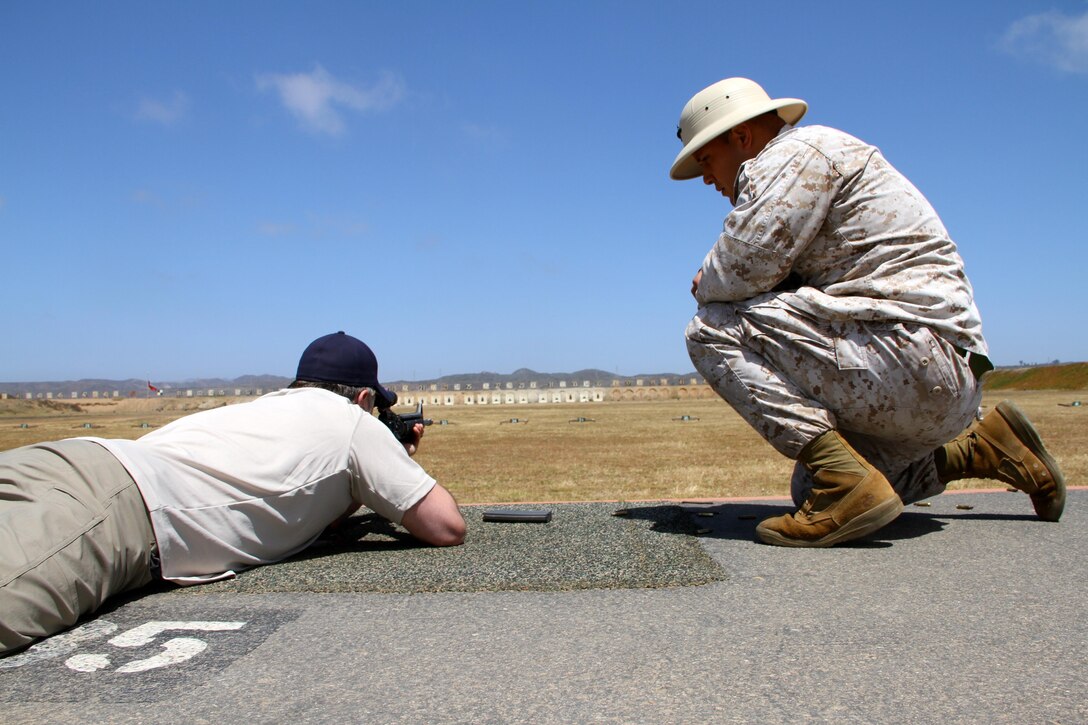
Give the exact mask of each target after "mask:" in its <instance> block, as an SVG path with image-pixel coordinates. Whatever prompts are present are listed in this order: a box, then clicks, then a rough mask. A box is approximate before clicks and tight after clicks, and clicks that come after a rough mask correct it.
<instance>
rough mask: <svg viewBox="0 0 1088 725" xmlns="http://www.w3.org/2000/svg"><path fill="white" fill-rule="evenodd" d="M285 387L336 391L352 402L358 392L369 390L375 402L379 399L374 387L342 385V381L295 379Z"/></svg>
mask: <svg viewBox="0 0 1088 725" xmlns="http://www.w3.org/2000/svg"><path fill="white" fill-rule="evenodd" d="M287 387H288V388H319V389H321V390H328V391H329V392H330V393H336V394H337V395H340V396H343V397H345V398H347V399H348V400H350V401H351V402H353V403H354V402H355V401H356V399H358V397H359V393H361V392H363V391H364V390H369V391H370V396H371V398H372V399H373V400H374V401H375V402H377V401H378V400H379V398H378V391H377V390H375V389H374V388H368V387H366V386H358V387H357V386H354V385H344V384H343V383H323V382H319V381H316V380H295V381H293V382H292V383H291V384H290V385H288V386H287Z"/></svg>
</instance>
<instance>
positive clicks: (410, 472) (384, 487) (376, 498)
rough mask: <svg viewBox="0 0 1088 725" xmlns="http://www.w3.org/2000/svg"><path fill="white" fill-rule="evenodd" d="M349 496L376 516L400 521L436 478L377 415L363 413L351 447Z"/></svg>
mask: <svg viewBox="0 0 1088 725" xmlns="http://www.w3.org/2000/svg"><path fill="white" fill-rule="evenodd" d="M350 455H351V459H352V460H351V462H350V464H351V468H352V473H353V480H352V482H351V497H352V499H353V500H354V501H355V502H356V503H361V504H363V505H364V506H366V507H367V508H368V509H370V510H371V511H374V512H375V513H377V514H378V515H379V516H382V517H383V518H386V519H389V520H390V521H392V522H393V523H397V524H399V523H400V520H401V518H402V517H403V516H404V513H405V512H406V511H407V510H408V509H410V508H412V506H415V505H416V503H418V502H419V501H420V499H422V498H423V497H424V496H426V495H427V494H428V493H429V492H430V490H431V489H432V488H433V487H434V485H435V480H434V479H433V478H431V476H430V475H429V474H428V473H427V472H426V471H424V470H423V468H422V467H421V466H420V465H419V464H418V463H416V462H415V461H414V460H412V458H411V457H410V456H409V455H408V453H407V452H406V451H405V450H404V446H403V445H401V444H400V442H398V441H397V439H396V438H394V437H393V434H392V433H391V432H389V430H388V429H387V428H386V427H385V426H384V425H382V424H381V423H379V422H378V420H377V419H376V418H374V417H373V416H369V415H364V416H363V417H362V418H361V419H360V420H359V424H358V426H357V427H356V429H355V434H354V436H353V440H352V446H351V453H350Z"/></svg>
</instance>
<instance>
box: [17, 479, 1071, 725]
mask: <svg viewBox="0 0 1088 725" xmlns="http://www.w3.org/2000/svg"><path fill="white" fill-rule="evenodd" d="M930 504H931V505H930V506H929V507H917V506H908V507H907V509H906V511H905V512H904V514H903V515H902V516H901V517H900V518H899V519H898V520H896V521H895V522H894V523H893V524H891V525H890V526H888V527H887V528H885V529H884V530H882V531H881V532H878V533H877V534H875V535H874V536H873V537H871V538H870V539H868V540H865V541H862V542H858V543H855V544H853V545H847V546H843V547H838V548H834V549H827V550H802V549H781V548H775V547H770V546H764V545H761V544H758V543H756V542H754V540H753V532H754V528H755V525H756V523H757V522H758V521H759V520H760V519H762V518H764V517H765V516H768V515H773V514H776V513H780V512H782V511H784V510H785V509H786V508H787V506H788V504H787V502H786V501H785V500H781V501H747V502H744V501H735V502H724V503H713V504H686V505H682V506H681V507H682V508H683V509H689V510H690V512H689V514H688V522H689V524H688V525H686V526H665V527H661V526H658V527H657V528H656V529H652V535H653V536H657V537H659V538H658V539H657V540H658V541H660V542H662V543H661V546H665V547H669V546H672V544H667V543H665V541H666V538H668V537H678V540H679V541H681V543H682V544H683V545H684V546H687V545H689V544H691V542H692V541H695V542H697V543H698V549H699V550H700V552H704V553H705V555H706V556H707V557H708V559H709V560H710V561H711V562H712V564H713V565H714V566H716V567H718V568H719V574H718V575H716V576H712V577H709V580H711V581H710V583H707V584H701V585H678V586H661V584H662V582H651V583H650V584H649V586H647V583H646V582H645V581H642V580H639V579H638V578H637V577H633V578H632V579H631V580H630V581H631V582H634V583H633V584H629V585H628V584H624V583H623V581H618V582H611V583H604V584H595V585H594V586H607V587H611V588H582V589H572V590H561V591H556V590H548V589H547V587H542V586H538V587H536V588H531V589H530V590H528V591H509V590H507V591H501V590H500V591H441V592H432V593H427V592H417V593H374V592H369V591H348V592H314V591H296V590H294V589H291V590H289V591H284V590H281V591H275V590H274V589H275V587H266V588H263V589H261V588H257V589H252V590H250V591H248V592H247V591H243V590H237V591H229V590H223V589H219V590H214V589H208V588H204V591H202V592H198V591H197V590H187V591H184V592H176V591H169V590H162V591H158V592H154V593H148V594H143V595H141V596H138V597H135V598H133V599H131V600H130V601H127V602H123V603H120V605H119V606H117V607H116V608H114V609H112V610H109V611H106V612H103V613H101V614H100V615H99V616H98V617H97V618H95V619H94V620H91V621H90V622H89V623H87V624H86V625H84V626H83V627H82V628H80V629H77V630H73V632H72V633H69V634H67V635H60V636H58V637H54V638H52V639H51V640H48V644H49V646H48V647H47V646H45V645H44V644H43V645H39V646H38V647H36V648H34V649H31V650H28V651H27V652H26V653H24V654H23V655H19V656H17V657H19V658H20V659H15V658H7V659H4V660H0V703H2V704H0V713H3V714H2V716H0V720H2V721H3V722H4V723H8V724H14V723H24V722H25V723H60V722H105V723H125V722H157V723H194V722H197V723H198V722H243V721H244V722H260V723H264V722H268V723H272V722H277V723H278V722H291V723H294V724H301V723H325V722H378V723H481V722H482V723H507V722H546V723H552V722H554V723H583V722H604V723H687V722H760V723H778V722H782V723H785V722H790V723H795V722H858V723H862V722H865V723H871V722H935V723H936V722H941V723H946V722H971V723H976V722H994V723H1078V722H1088V696H1086V695H1085V692H1086V691H1088V647H1086V645H1088V618H1086V617H1085V616H1084V614H1083V609H1084V604H1085V602H1086V601H1088V596H1086V591H1085V589H1086V587H1088V576H1086V575H1088V564H1086V563H1085V560H1086V557H1085V553H1086V552H1088V490H1085V489H1078V490H1074V491H1070V494H1069V503H1068V506H1067V509H1066V513H1065V516H1064V517H1063V520H1062V521H1061V522H1060V523H1057V524H1051V523H1044V522H1040V521H1038V520H1037V519H1036V518H1035V517H1034V514H1033V512H1032V510H1031V506H1030V503H1029V501H1028V499H1027V497H1026V496H1024V495H1022V494H1016V493H1007V492H992V493H962V494H945V495H943V496H940V497H938V498H935V499H931V500H930ZM571 506H578V505H573V504H560V505H552V506H549V508H551V509H552V510H553V511H554V513H555V518H554V523H556V524H558V523H559V522H561V521H562V520H563V518H564V515H565V514H567V518H569V519H573V518H575V516H574V515H573V513H572V512H573V509H568V507H571ZM582 506H583V508H584V505H582ZM608 506H609V509H610V510H614V509H615V508H618V507H619V505H608ZM625 506H626V508H628V510H629V511H630V517H631V518H632V519H634V520H638V519H639V517H640V516H641V512H642V511H643V510H651V509H652V510H654V511H655V514H654V515H655V516H656V515H658V514H659V513H660V511H662V510H663V509H664V508H667V507H666V506H665V505H663V504H652V503H647V504H626V505H625ZM670 506H671V504H670ZM700 514H703V515H700ZM706 514H712V515H706ZM517 526H528V525H526V524H518V525H517ZM539 531H544V530H543V529H541V530H539ZM542 535H543V534H542ZM578 535H582V536H586V537H592V536H593V533H592V532H591V531H587V532H586V533H584V534H578ZM640 536H641V534H640ZM643 538H644V537H643ZM639 540H640V541H641V540H642V539H639ZM469 545H472V544H471V542H470V544H469ZM479 545H480V546H481V547H482V546H483V542H482V541H481V542H480V544H479ZM491 545H494V542H491ZM552 545H553V546H554V549H553V551H554V557H553V558H562V557H568V556H571V555H572V554H571V552H572V551H574V550H576V549H578V548H579V547H577V546H575V547H573V548H570V549H564V548H563V547H562V546H557V545H554V543H553V544H552ZM588 545H589V544H588V542H586V546H588ZM513 548H514V549H517V548H518V547H513ZM633 551H634V554H632V555H631V556H630V557H629V559H630V560H632V561H634V560H639V559H644V558H645V556H644V555H643V554H642V553H639V552H644V551H645V549H644V548H640V547H635V549H633ZM514 553H515V555H516V551H515V552H514ZM471 554H472V551H471V550H469V551H468V555H471ZM684 555H685V556H688V557H689V558H698V556H700V555H701V554H698V553H692V552H688V553H687V554H684ZM342 557H343V555H341V554H335V555H334V556H331V557H325V558H324V559H322V558H321V557H317V558H315V559H312V562H313V565H315V566H316V565H319V564H320V565H325V566H328V565H329V561H330V560H331V561H337V560H340V559H342ZM348 560H349V559H344V561H348ZM617 561H619V562H620V563H615V564H611V565H610V566H611V567H612V568H616V567H620V568H622V567H625V566H627V565H626V564H624V563H622V560H617ZM578 566H585V564H578ZM654 566H656V567H662V566H668V564H667V563H666V564H662V563H660V562H655V563H654ZM632 567H633V568H637V567H635V566H634V565H632ZM266 569H267V570H268V572H272V571H273V570H275V569H276V567H266ZM440 569H441V568H440ZM664 583H666V584H667V582H664ZM627 586H632V587H636V588H626V587H627ZM311 588H312V587H311ZM281 589H290V588H289V587H283V588H281ZM296 589H298V588H297V587H296Z"/></svg>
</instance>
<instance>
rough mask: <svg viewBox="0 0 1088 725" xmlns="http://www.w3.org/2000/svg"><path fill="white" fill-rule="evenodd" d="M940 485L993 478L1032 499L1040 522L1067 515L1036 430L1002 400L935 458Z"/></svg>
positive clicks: (1061, 487)
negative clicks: (965, 479) (967, 479)
mask: <svg viewBox="0 0 1088 725" xmlns="http://www.w3.org/2000/svg"><path fill="white" fill-rule="evenodd" d="M934 460H935V461H936V464H937V475H938V477H939V478H940V479H941V482H942V483H948V482H949V481H956V480H959V479H961V478H991V479H995V480H998V481H1001V482H1003V483H1006V484H1008V485H1010V486H1013V487H1015V488H1017V489H1019V490H1021V491H1023V492H1024V493H1026V494H1028V495H1029V496H1031V503H1032V504H1033V505H1034V506H1035V513H1036V514H1038V515H1039V518H1041V519H1042V520H1043V521H1057V520H1058V519H1060V518H1061V516H1062V511H1063V510H1064V509H1065V477H1064V476H1062V472H1061V469H1060V468H1058V462H1057V461H1055V460H1054V458H1053V457H1052V456H1051V455H1050V453H1048V452H1047V450H1046V447H1045V446H1044V445H1043V441H1042V439H1041V438H1039V434H1038V433H1037V432H1036V430H1035V427H1034V426H1032V424H1031V422H1030V421H1029V420H1028V419H1027V416H1025V415H1024V413H1023V412H1022V411H1021V410H1020V409H1019V408H1017V407H1016V405H1015V404H1014V403H1012V402H1011V401H1008V400H1003V401H1001V402H1000V403H998V404H997V407H996V408H994V409H993V410H991V411H990V412H989V413H987V414H986V417H985V418H983V419H982V420H981V421H978V422H977V423H975V424H973V425H972V426H971V427H970V428H968V429H967V430H965V431H964V432H963V433H961V434H960V435H959V436H958V437H957V438H956V439H955V440H953V441H952V442H950V443H945V444H944V446H943V447H941V448H938V449H937V451H936V452H935V453H934Z"/></svg>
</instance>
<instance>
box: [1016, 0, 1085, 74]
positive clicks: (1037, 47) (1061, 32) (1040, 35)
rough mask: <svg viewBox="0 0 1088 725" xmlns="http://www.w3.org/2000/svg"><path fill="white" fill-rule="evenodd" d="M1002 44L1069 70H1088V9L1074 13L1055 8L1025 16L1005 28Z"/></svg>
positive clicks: (1040, 60)
mask: <svg viewBox="0 0 1088 725" xmlns="http://www.w3.org/2000/svg"><path fill="white" fill-rule="evenodd" d="M1001 47H1002V49H1004V50H1005V51H1006V52H1008V53H1011V54H1012V55H1017V56H1022V57H1026V58H1031V59H1033V60H1036V61H1038V62H1041V63H1043V64H1045V65H1049V66H1053V67H1054V68H1057V69H1059V70H1063V71H1066V72H1069V73H1088V11H1086V12H1084V13H1083V14H1081V15H1078V16H1070V15H1066V14H1064V13H1062V12H1059V11H1057V10H1051V11H1049V12H1045V13H1040V14H1038V15H1029V16H1027V17H1025V18H1021V19H1020V20H1017V21H1016V22H1014V23H1013V24H1012V25H1010V26H1009V28H1008V30H1006V31H1005V34H1004V35H1003V36H1002V38H1001Z"/></svg>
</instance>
